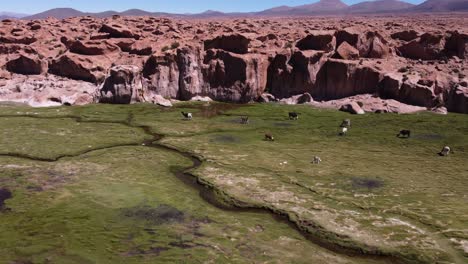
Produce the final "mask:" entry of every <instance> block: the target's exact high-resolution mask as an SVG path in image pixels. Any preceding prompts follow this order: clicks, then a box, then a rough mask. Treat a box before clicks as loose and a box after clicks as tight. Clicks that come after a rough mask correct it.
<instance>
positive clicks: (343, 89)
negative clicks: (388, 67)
mask: <svg viewBox="0 0 468 264" xmlns="http://www.w3.org/2000/svg"><path fill="white" fill-rule="evenodd" d="M382 78H383V74H381V73H380V72H379V71H378V70H377V69H375V68H373V67H368V66H362V65H359V63H358V62H357V61H345V60H338V59H328V60H327V61H326V62H325V64H324V65H323V66H322V67H321V69H320V71H319V72H318V73H317V76H316V79H317V81H316V83H315V87H314V89H313V90H312V92H311V94H312V96H313V97H314V98H315V99H319V100H333V99H339V98H344V97H349V96H353V95H357V94H367V93H370V94H372V93H375V92H376V91H377V87H378V84H379V83H380V81H381V80H382Z"/></svg>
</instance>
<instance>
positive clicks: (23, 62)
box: [6, 55, 46, 75]
mask: <svg viewBox="0 0 468 264" xmlns="http://www.w3.org/2000/svg"><path fill="white" fill-rule="evenodd" d="M6 69H7V70H8V71H10V72H13V73H18V74H24V75H34V74H41V73H43V72H44V71H45V69H46V64H45V62H44V61H42V60H41V59H39V57H37V56H34V57H33V56H30V55H20V56H19V57H18V58H16V59H13V60H10V61H9V62H8V63H7V64H6Z"/></svg>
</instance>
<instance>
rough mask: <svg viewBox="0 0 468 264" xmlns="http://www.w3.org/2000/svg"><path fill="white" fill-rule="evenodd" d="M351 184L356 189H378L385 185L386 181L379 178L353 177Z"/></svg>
mask: <svg viewBox="0 0 468 264" xmlns="http://www.w3.org/2000/svg"><path fill="white" fill-rule="evenodd" d="M351 184H352V185H353V188H355V189H368V190H373V189H378V188H381V187H383V186H384V182H383V181H382V180H379V179H369V178H357V177H355V178H353V179H352V180H351Z"/></svg>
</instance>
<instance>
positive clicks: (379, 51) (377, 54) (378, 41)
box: [357, 32, 391, 59]
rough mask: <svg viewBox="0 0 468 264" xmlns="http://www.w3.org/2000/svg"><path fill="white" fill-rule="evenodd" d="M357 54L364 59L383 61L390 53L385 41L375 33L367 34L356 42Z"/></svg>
mask: <svg viewBox="0 0 468 264" xmlns="http://www.w3.org/2000/svg"><path fill="white" fill-rule="evenodd" d="M357 49H358V50H359V54H360V56H361V57H364V58H374V59H384V58H386V57H388V56H389V54H390V53H391V51H390V48H389V47H388V46H387V41H386V40H385V39H384V38H383V37H382V36H381V35H380V34H379V33H377V32H367V33H366V34H365V35H363V36H361V37H360V38H359V40H358V42H357Z"/></svg>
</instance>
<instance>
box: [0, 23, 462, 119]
mask: <svg viewBox="0 0 468 264" xmlns="http://www.w3.org/2000/svg"><path fill="white" fill-rule="evenodd" d="M441 20H443V21H444V22H443V23H440V21H441ZM462 21H463V19H462V18H460V17H457V16H455V15H453V16H444V15H441V16H440V17H438V16H436V17H425V18H424V19H419V18H411V19H410V18H402V17H366V18H358V17H349V19H346V20H338V19H334V18H302V19H298V18H281V19H279V18H278V19H276V18H271V19H255V18H246V19H227V18H226V19H225V20H223V21H215V20H190V21H185V20H180V19H167V18H156V17H125V16H118V17H112V18H106V19H99V18H92V17H75V18H69V19H64V20H57V19H47V20H35V21H23V20H11V21H9V22H5V23H0V80H1V83H0V87H2V84H3V83H5V82H6V83H7V85H8V87H10V86H9V85H11V84H12V83H14V82H13V81H14V80H20V79H21V80H23V79H22V78H25V77H24V76H25V75H28V78H29V79H28V80H30V82H28V85H29V86H27V87H33V86H34V85H36V84H34V85H30V84H31V82H32V81H37V82H35V83H43V84H47V85H51V84H52V83H53V81H51V80H54V81H55V80H57V79H60V80H61V82H62V84H61V87H67V89H68V90H67V91H66V92H65V91H62V92H64V94H66V96H65V95H64V96H60V92H61V91H60V90H59V89H58V87H55V86H54V87H55V88H51V89H41V91H48V92H49V93H50V95H51V96H50V97H49V96H46V95H45V94H43V92H39V90H37V91H36V92H34V91H35V90H34V89H29V88H27V87H26V86H24V87H25V88H24V91H28V92H24V96H25V98H27V101H31V102H34V104H37V105H48V104H60V103H62V104H64V103H67V104H68V103H76V102H78V103H80V102H82V103H85V102H91V101H93V100H98V101H99V98H100V97H101V96H102V97H103V101H107V102H119V103H122V102H125V103H126V102H129V100H127V99H125V98H126V97H125V96H123V95H124V94H125V93H128V92H125V91H126V90H125V89H129V86H132V85H133V86H135V85H137V86H138V87H137V88H138V89H136V90H138V93H137V94H134V93H132V95H131V97H132V99H131V100H130V102H133V101H135V100H136V101H146V102H153V103H158V102H159V103H161V104H164V105H169V103H168V102H167V101H165V98H172V99H178V100H190V99H192V98H194V97H196V98H212V99H215V100H220V101H230V102H249V101H253V100H264V101H266V100H269V101H270V100H273V101H281V100H282V101H283V102H294V103H295V102H296V101H297V100H295V98H302V97H304V98H308V99H305V101H307V102H308V101H311V102H308V103H310V104H317V103H318V102H317V101H312V98H313V99H316V100H319V101H320V102H321V103H322V104H326V101H330V100H333V101H335V100H344V98H347V97H349V96H351V98H357V96H360V95H364V94H373V95H378V96H380V97H382V98H386V99H384V100H394V101H392V102H396V101H395V100H397V101H399V102H405V103H409V104H414V105H419V106H423V107H428V108H433V107H437V108H438V109H442V108H443V107H444V106H446V107H447V108H448V109H449V110H450V111H457V112H464V111H465V110H464V109H465V108H464V103H463V102H464V100H463V99H460V98H462V97H463V96H462V94H464V93H463V92H460V91H462V90H463V89H464V88H463V87H466V76H467V75H468V61H467V50H468V49H467V46H468V45H467V27H466V26H465V25H464V23H462ZM409 24H411V26H412V28H411V30H408V25H409ZM420 59H421V60H420ZM115 65H130V66H132V65H133V66H135V67H137V68H138V69H139V70H138V71H139V72H135V73H130V72H132V71H130V70H129V69H123V68H122V66H120V69H119V68H118V67H117V68H115V67H114V66H115ZM124 68H125V67H124ZM111 69H112V70H111ZM117 69H119V70H117ZM111 72H112V73H111ZM124 73H125V74H124ZM137 73H138V74H137ZM31 74H33V75H31ZM122 74H123V75H125V76H127V77H128V76H132V75H133V76H134V77H133V79H132V78H130V77H128V78H127V77H126V78H127V79H128V82H127V81H123V82H119V81H118V80H120V81H121V79H122V78H121V79H119V78H120V77H119V76H121V75H122ZM106 76H107V78H106ZM135 76H138V77H135ZM67 78H68V81H69V82H70V83H73V85H76V86H86V87H88V88H89V89H91V88H90V87H94V89H96V91H95V92H94V93H92V92H88V90H86V92H87V93H82V91H81V90H80V89H78V88H77V93H76V96H73V94H72V88H70V87H73V86H68V85H65V84H63V82H65V81H63V80H67ZM135 78H136V79H138V81H132V80H134V79H135ZM123 79H125V78H123ZM127 79H125V80H127ZM48 80H50V81H48ZM103 83H105V84H106V89H109V90H112V89H111V88H109V87H114V90H115V89H117V90H122V91H124V92H123V93H120V92H118V93H115V94H113V93H110V95H109V94H108V93H101V92H100V91H101V89H98V87H102V86H103ZM111 84H112V85H111ZM114 84H115V85H114ZM140 86H141V87H140ZM21 87H23V86H21ZM34 87H35V86H34ZM122 87H125V89H124V88H122ZM456 87H462V88H456ZM88 88H87V89H88ZM9 91H10V90H9ZM11 91H12V93H11V94H10V93H5V95H0V100H1V98H2V96H5V97H6V96H7V95H8V98H15V100H16V99H18V97H17V96H19V95H20V94H21V92H20V93H16V92H15V91H14V89H12V90H11ZM132 91H134V90H132ZM267 93H270V94H271V96H269V95H266V94H267ZM307 94H309V95H310V98H309V97H308V96H307ZM94 95H96V96H94ZM262 95H263V96H262ZM106 96H107V97H106ZM309 99H310V100H309ZM365 100H367V101H368V102H370V101H372V102H373V103H372V107H368V108H366V106H365V105H364V107H363V108H364V109H365V110H366V111H368V110H369V111H372V110H373V109H374V110H375V109H379V110H381V111H399V110H398V109H405V108H404V107H400V106H398V105H397V104H396V103H395V104H394V107H391V109H390V108H385V105H383V104H385V103H382V101H379V100H382V99H374V98H367V99H365ZM299 101H301V100H299ZM322 101H323V102H322ZM459 105H461V106H459ZM337 108H339V107H337ZM418 109H419V108H418ZM402 111H403V110H402Z"/></svg>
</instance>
